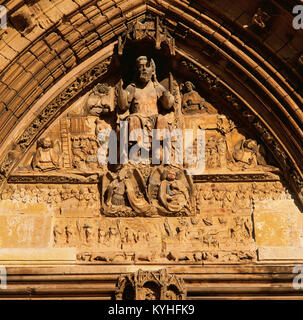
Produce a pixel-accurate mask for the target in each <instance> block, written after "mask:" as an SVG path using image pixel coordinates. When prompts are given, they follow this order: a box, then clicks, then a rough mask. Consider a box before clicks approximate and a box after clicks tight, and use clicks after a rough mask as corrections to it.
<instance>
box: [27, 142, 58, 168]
mask: <svg viewBox="0 0 303 320" xmlns="http://www.w3.org/2000/svg"><path fill="white" fill-rule="evenodd" d="M32 167H33V169H34V170H38V171H39V170H40V171H49V170H56V169H59V168H60V147H59V145H58V143H56V144H55V145H54V143H53V141H52V140H51V139H50V138H48V137H46V138H42V139H40V140H39V141H38V143H37V151H36V153H35V154H34V156H33V160H32Z"/></svg>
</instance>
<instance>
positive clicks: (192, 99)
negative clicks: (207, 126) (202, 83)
mask: <svg viewBox="0 0 303 320" xmlns="http://www.w3.org/2000/svg"><path fill="white" fill-rule="evenodd" d="M195 89H196V87H195V86H194V84H193V83H192V82H190V81H186V82H185V83H184V89H183V91H184V94H183V99H182V111H183V112H188V111H198V110H200V111H205V112H210V111H212V109H213V108H212V107H211V105H210V104H209V103H208V102H206V101H205V99H204V98H202V97H201V96H200V95H199V93H198V92H197V91H196V90H195Z"/></svg>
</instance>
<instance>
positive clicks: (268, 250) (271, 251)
mask: <svg viewBox="0 0 303 320" xmlns="http://www.w3.org/2000/svg"><path fill="white" fill-rule="evenodd" d="M258 257H259V260H260V261H266V260H270V261H274V260H288V261H290V260H291V261H294V260H300V261H303V248H302V247H287V246H280V247H278V246H277V247H259V249H258Z"/></svg>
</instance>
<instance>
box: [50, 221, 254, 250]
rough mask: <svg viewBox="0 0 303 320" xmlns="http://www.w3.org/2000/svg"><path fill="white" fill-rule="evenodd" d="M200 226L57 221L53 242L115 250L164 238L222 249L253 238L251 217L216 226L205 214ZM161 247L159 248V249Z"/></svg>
mask: <svg viewBox="0 0 303 320" xmlns="http://www.w3.org/2000/svg"><path fill="white" fill-rule="evenodd" d="M201 222H202V223H201V225H200V226H197V225H196V226H192V225H191V226H190V225H189V224H184V225H179V226H174V225H171V224H170V223H169V222H168V221H167V220H166V221H165V223H164V225H163V226H164V231H161V232H158V233H157V232H153V231H143V229H140V228H131V227H128V226H123V227H121V226H119V225H111V226H100V225H99V226H96V225H94V223H93V222H91V223H89V222H84V223H81V224H80V223H76V225H73V224H71V223H69V222H65V223H63V224H62V223H61V224H59V223H58V224H56V225H55V226H54V229H53V236H54V243H55V244H60V245H66V244H71V245H75V243H77V244H80V245H81V244H92V245H100V246H102V247H104V246H105V247H109V248H113V249H116V250H117V249H123V248H126V247H129V246H136V247H142V246H143V247H146V246H152V247H153V246H154V245H155V244H156V243H158V244H159V245H161V243H162V246H163V241H164V242H165V241H168V243H170V242H171V241H172V242H173V243H175V244H176V245H177V244H189V243H191V242H192V241H194V242H199V243H200V245H202V246H204V247H207V248H219V247H222V245H223V246H226V245H227V244H229V245H230V244H231V243H234V244H240V243H242V244H243V243H247V241H248V242H251V241H253V232H252V228H253V227H252V222H251V218H250V217H248V216H243V217H242V216H236V217H232V218H231V221H230V223H228V222H227V219H224V218H222V219H221V220H220V224H221V225H220V226H218V225H217V226H216V225H215V221H214V219H212V217H204V218H202V220H201ZM158 249H159V248H158Z"/></svg>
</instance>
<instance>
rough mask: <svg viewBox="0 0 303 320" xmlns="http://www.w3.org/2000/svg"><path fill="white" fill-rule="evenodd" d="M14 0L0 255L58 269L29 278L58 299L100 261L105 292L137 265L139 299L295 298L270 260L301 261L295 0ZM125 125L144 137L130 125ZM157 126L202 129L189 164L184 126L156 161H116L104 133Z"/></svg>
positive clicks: (4, 47) (0, 142)
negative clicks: (289, 3)
mask: <svg viewBox="0 0 303 320" xmlns="http://www.w3.org/2000/svg"><path fill="white" fill-rule="evenodd" d="M18 1H19V0H17V1H15V2H14V7H13V6H12V3H11V1H7V2H6V4H5V5H7V6H8V8H10V9H12V12H10V19H9V26H8V29H7V30H6V31H3V30H0V48H1V50H0V64H1V74H0V79H1V84H0V106H1V107H0V109H1V110H0V112H1V114H0V118H1V119H0V180H1V189H0V226H1V227H0V247H1V249H0V263H1V264H3V265H6V264H8V265H16V264H17V265H18V266H21V267H20V269H14V270H15V271H12V273H13V274H15V276H16V274H17V276H16V278H14V279H15V280H16V279H19V278H18V274H19V276H20V279H21V280H22V275H23V274H22V272H26V271H24V269H22V268H23V267H24V265H27V266H28V268H29V269H27V272H29V273H28V274H32V273H33V274H35V273H37V274H39V273H40V274H41V278H40V280H41V279H43V280H45V279H48V280H49V279H57V278H56V276H55V275H57V277H58V279H59V278H60V276H62V279H63V282H62V283H61V282H60V281H61V280H59V281H57V280H56V281H57V283H56V284H55V285H53V286H52V287H51V286H49V285H48V284H44V283H43V284H41V283H39V285H33V286H32V287H31V289H30V290H29V292H30V293H29V294H30V295H32V294H33V295H34V294H36V295H37V296H39V295H40V294H41V295H43V294H45V296H47V295H48V294H49V295H52V296H53V297H54V296H56V297H61V296H62V297H63V296H64V297H69V295H72V296H79V295H80V296H81V290H84V289H83V285H82V283H80V284H79V288H75V284H74V283H71V282H69V283H68V281H69V280H68V279H71V278H72V277H75V279H80V278H81V277H82V278H81V279H86V280H89V281H91V280H92V279H94V281H95V280H96V279H97V280H96V281H98V277H100V283H96V282H95V283H94V284H93V287H92V288H89V289H87V290H88V291H86V293H87V292H89V293H87V294H89V295H90V296H94V295H97V296H98V295H102V298H109V297H110V296H112V295H113V293H114V290H115V289H114V284H115V282H116V280H117V278H118V275H119V274H120V273H123V274H124V277H123V278H120V280H119V281H118V288H119V290H120V291H119V293H120V298H121V295H122V298H123V297H124V298H125V297H127V295H125V296H123V292H124V289H125V288H127V286H125V285H127V283H128V282H127V281H129V282H130V283H132V284H133V288H135V290H137V289H138V286H137V285H136V284H134V282H132V281H133V280H134V279H137V280H138V282H139V283H140V284H142V288H143V290H141V291H140V290H138V292H136V293H137V295H135V297H136V299H149V298H155V297H156V298H157V297H158V298H159V297H160V298H161V299H165V300H169V299H172V298H174V297H175V298H178V299H184V298H185V291H186V290H187V289H189V290H188V292H190V297H195V298H201V297H203V296H204V297H205V294H207V295H208V296H212V295H214V296H218V292H221V297H230V296H232V295H233V296H234V297H235V296H237V295H239V296H241V295H242V297H244V296H245V297H251V296H256V295H261V294H264V295H269V294H270V293H271V292H273V293H274V294H275V296H276V297H278V296H279V294H281V295H285V294H288V295H293V296H294V294H293V293H292V291H291V290H292V289H291V288H292V287H291V277H290V275H289V274H290V273H291V271H290V270H286V269H285V268H284V267H282V266H281V270H278V269H277V268H278V267H277V266H276V267H275V268H274V267H273V264H277V265H279V264H280V263H281V265H282V264H287V265H289V266H292V264H295V263H298V262H299V261H301V260H302V261H303V259H302V256H303V252H302V250H303V231H302V230H303V217H302V208H303V206H302V204H303V193H302V189H303V188H302V186H303V179H302V174H301V173H302V172H303V160H302V159H303V155H302V150H303V148H301V144H302V139H303V132H302V130H301V128H302V125H303V112H302V110H301V108H300V106H301V104H302V101H303V99H302V97H301V96H300V92H302V90H301V89H300V88H301V82H302V79H301V75H300V73H301V71H302V70H301V64H302V61H301V60H302V59H301V56H300V54H301V52H300V44H299V43H300V41H299V40H300V37H299V36H298V32H297V33H294V32H293V31H290V30H287V32H283V31H286V29H287V28H288V27H289V26H291V21H290V20H289V17H290V16H291V14H288V18H287V19H288V20H287V19H283V23H278V18H277V17H278V15H280V14H282V13H283V12H284V14H285V13H286V12H285V10H288V11H291V10H289V8H286V7H285V3H284V2H283V1H280V0H277V1H276V3H279V10H278V11H277V12H276V11H275V10H274V9H273V7H272V9H273V10H268V8H266V7H264V6H263V5H262V6H261V5H260V8H256V7H252V6H251V5H250V4H249V3H248V2H247V1H246V2H245V1H240V2H239V3H238V4H237V6H235V4H231V3H230V2H228V1H224V2H222V1H216V0H214V1H212V3H210V2H207V1H204V0H201V1H200V2H197V3H195V4H191V3H190V2H188V1H185V2H184V1H183V2H182V1H175V0H163V1H154V2H148V4H147V3H146V1H142V0H137V1H124V0H117V1H105V2H104V1H99V2H97V3H94V4H93V3H90V2H89V0H84V1H82V0H81V1H80V0H79V1H76V2H74V1H69V0H66V1H65V0H62V1H61V0H60V1H55V2H54V3H51V4H50V2H49V1H47V0H45V1H44V0H39V1H34V2H31V1H30V2H28V1H26V3H19V2H18ZM223 8H224V9H223ZM205 9H207V10H205ZM283 10H284V11H283ZM220 12H222V13H224V14H220V17H219V13H220ZM176 18H178V19H179V20H178V23H176ZM229 19H231V20H229ZM231 21H235V23H236V24H232V22H231ZM240 25H242V26H241V29H239V26H240ZM226 26H227V27H226ZM239 30H241V31H239ZM260 30H261V31H262V32H260ZM238 31H239V32H238ZM251 33H255V38H254V37H253V38H252V37H251ZM248 34H249V36H248ZM246 37H248V38H246ZM257 38H259V40H262V43H264V44H265V46H263V45H261V44H260V41H259V40H257ZM247 41H248V42H249V44H250V45H249V46H247ZM266 45H270V47H271V49H274V50H275V51H276V53H275V54H273V52H271V51H270V50H269V48H267V47H266ZM101 47H102V50H98V49H99V48H101ZM218 48H220V49H218ZM280 48H283V49H281V50H280ZM266 57H272V59H270V60H268V61H266ZM280 58H281V59H284V62H283V61H282V60H281V59H280ZM123 123H127V124H128V128H126V129H125V131H123V130H124V128H123ZM132 129H144V130H145V131H146V137H145V138H146V139H142V140H140V141H136V140H133V141H131V139H130V137H128V138H129V139H124V140H123V137H122V136H121V135H120V134H121V132H126V133H127V135H128V134H129V133H131V132H132ZM154 129H167V130H168V131H170V132H175V133H176V132H177V130H180V132H181V133H182V134H183V135H184V133H185V130H188V129H193V130H194V132H195V133H194V136H193V139H192V140H191V141H185V142H184V144H183V142H182V143H181V144H180V145H181V146H182V147H184V150H183V151H184V154H183V155H182V156H181V158H182V160H184V161H183V162H181V163H179V162H178V161H177V151H178V150H179V149H180V148H181V147H180V145H178V141H177V139H178V137H177V136H175V137H174V139H173V140H172V150H171V154H170V156H171V160H172V163H171V164H167V163H164V159H163V158H164V154H163V153H162V152H163V150H164V148H165V144H164V142H161V144H163V146H161V147H159V146H158V147H156V148H155V149H156V150H154V151H156V152H155V154H156V155H161V153H162V155H161V156H160V157H159V159H158V160H159V161H158V162H157V163H156V164H150V163H149V162H148V161H146V163H140V164H133V163H128V164H125V163H123V164H119V165H114V164H109V163H107V162H106V161H105V159H106V157H107V156H109V154H108V151H107V142H108V137H107V133H108V132H111V134H117V136H118V139H117V141H116V142H117V145H116V146H115V151H118V152H117V153H118V156H121V155H125V154H128V155H129V156H130V154H129V153H128V152H129V150H128V149H131V148H133V149H132V150H133V151H134V150H135V149H134V146H135V147H136V146H140V148H139V149H137V151H135V152H134V153H133V155H136V156H139V155H142V154H144V152H145V151H144V150H145V149H148V148H149V147H150V146H151V140H152V136H153V130H154ZM201 129H203V130H205V141H204V138H203V139H202V140H199V139H198V138H197V136H196V132H197V131H198V130H201ZM174 130H175V131H174ZM164 135H165V134H164V133H163V132H162V133H160V134H159V136H157V138H159V139H160V140H163V139H164ZM203 137H204V136H203ZM136 142H138V144H137V145H136V144H135V143H136ZM199 147H201V148H202V147H203V148H202V149H200V150H199ZM204 151H205V166H204V165H203V164H201V163H199V164H198V163H197V159H196V155H197V154H198V155H200V154H201V153H203V152H204ZM146 154H147V156H146V160H149V161H150V160H151V159H152V154H151V152H149V153H148V152H147V153H146ZM155 154H154V155H155ZM118 162H119V160H118ZM195 167H196V170H195V171H194V168H195ZM37 264H38V265H43V266H45V267H46V268H47V266H48V265H49V266H52V268H51V270H50V271H45V270H46V269H42V268H40V269H39V267H38V266H37ZM62 264H68V268H70V269H68V270H67V269H64V267H63V266H61V265H62ZM164 265H165V266H166V268H167V272H168V273H171V275H172V276H168V275H167V274H166V275H165V274H164V273H163V272H162V271H158V270H160V269H163V266H164ZM263 265H264V266H266V267H264V269H262V268H263ZM16 268H18V267H16ZM30 268H33V269H30ZM271 268H272V269H271ZM139 269H141V270H144V271H142V272H141V271H140V272H137V273H136V274H135V275H130V274H129V273H133V272H136V271H138V270H139ZM12 270H13V269H12ZM43 270H44V271H43ZM273 270H276V271H273ZM14 272H15V273H14ZM48 272H49V273H48ZM258 272H259V273H258ZM275 272H276V273H275ZM174 273H175V275H174ZM74 275H75V276H74ZM176 275H178V276H176ZM179 275H180V277H179ZM214 275H215V276H214ZM260 275H261V276H260ZM43 277H44V278H43ZM69 277H70V278H69ZM183 277H184V279H185V284H184V286H183V284H181V282H182V281H181V282H180V283H178V279H182V278H183ZM214 277H216V278H214ZM20 279H19V280H20ZM151 279H158V280H156V281H154V280H153V281H154V282H153V281H151V282H153V285H152V287H151V286H150V284H149V280H151ZM213 279H216V281H218V283H219V284H218V283H216V284H214V282H212V280H213ZM230 279H233V281H234V282H233V283H232V284H230V283H229V280H230ZM269 279H274V280H275V281H277V285H276V287H275V286H274V284H273V283H271V280H269ZM286 279H287V281H288V282H287V284H286ZM19 280H18V281H19ZM137 280H136V281H137ZM242 280H243V281H244V282H245V281H247V282H245V285H244V284H243V283H244V282H242ZM30 281H31V280H30ZM136 281H135V282H136ZM157 281H158V282H157ZM279 281H280V282H279ZM252 283H253V285H252ZM264 283H266V288H265V285H264ZM281 283H282V284H281ZM146 284H148V285H146ZM169 284H170V285H171V286H173V285H175V286H176V287H174V288H175V289H176V288H177V290H175V289H174V290H172V287H170V288H169V287H165V286H168V285H169ZM77 285H78V284H77ZM158 285H160V287H161V288H162V289H161V290H159V288H158V287H157V286H158ZM14 286H15V287H14ZM18 286H19V287H20V286H22V285H20V284H19V283H17V284H16V285H15V284H12V286H11V289H10V290H11V291H10V292H11V293H12V294H16V295H17V296H18V295H20V292H21V291H22V290H21V289H18V288H17V287H18ZM219 286H221V287H219ZM139 287H140V286H139ZM16 288H17V289H16ZM142 288H141V289H142ZM260 288H261V289H262V290H261V289H260ZM183 289H184V290H183ZM185 289H186V290H185ZM18 290H19V291H18ZM20 290H21V291H20ZM36 290H37V291H36ZM287 290H288V291H287ZM25 292H27V291H25ZM43 292H44V293H43ZM0 294H1V293H0ZM23 294H26V293H23ZM98 297H99V296H98ZM99 298H100V297H99Z"/></svg>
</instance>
